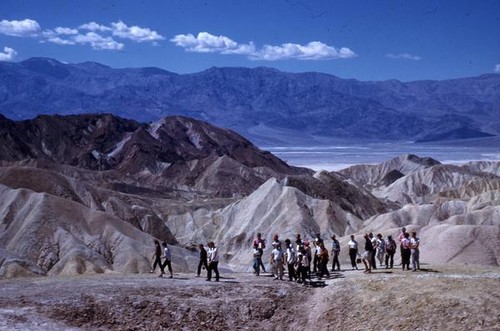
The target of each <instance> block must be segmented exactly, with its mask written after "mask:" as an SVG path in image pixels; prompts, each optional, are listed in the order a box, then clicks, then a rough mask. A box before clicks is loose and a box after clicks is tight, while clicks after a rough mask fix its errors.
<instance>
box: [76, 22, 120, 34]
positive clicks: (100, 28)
mask: <svg viewBox="0 0 500 331" xmlns="http://www.w3.org/2000/svg"><path fill="white" fill-rule="evenodd" d="M78 28H79V29H82V30H89V31H101V32H104V31H112V29H111V28H110V27H107V26H105V25H101V24H98V23H96V22H90V23H85V24H82V25H80V26H79V27H78Z"/></svg>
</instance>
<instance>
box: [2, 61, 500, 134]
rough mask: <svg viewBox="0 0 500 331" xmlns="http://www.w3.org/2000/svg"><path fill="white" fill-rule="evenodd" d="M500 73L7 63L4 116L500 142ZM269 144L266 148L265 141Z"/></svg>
mask: <svg viewBox="0 0 500 331" xmlns="http://www.w3.org/2000/svg"><path fill="white" fill-rule="evenodd" d="M498 91H500V75H494V74H492V75H483V76H479V77H472V78H463V79H454V80H444V81H417V82H407V83H403V82H399V81H394V80H392V81H383V82H360V81H356V80H348V79H340V78H338V77H335V76H331V75H326V74H320V73H301V74H291V73H285V72H280V71H278V70H274V69H270V68H255V69H248V68H211V69H209V70H206V71H203V72H200V73H195V74H189V75H177V74H174V73H170V72H167V71H164V70H161V69H157V68H139V69H113V68H109V67H106V66H103V65H100V64H97V63H81V64H63V63H60V62H58V61H56V60H53V59H46V58H32V59H29V60H26V61H23V62H20V63H5V62H4V63H0V113H2V114H4V115H6V116H7V117H9V118H12V119H26V118H32V117H35V116H36V115H37V114H41V113H45V114H54V113H58V114H75V113H78V114H81V113H95V112H106V113H113V114H116V115H118V116H121V117H125V118H131V119H136V120H139V121H156V120H158V119H160V118H163V117H165V116H167V115H185V116H189V117H194V118H197V119H202V120H206V121H209V122H210V123H213V124H216V125H218V126H221V127H227V128H231V129H233V130H235V131H237V132H240V133H241V134H243V135H245V136H246V137H248V138H251V139H252V140H253V141H262V142H265V141H270V142H276V143H282V144H286V143H287V139H286V138H284V137H280V135H278V134H276V135H275V136H274V137H272V139H270V137H269V136H268V134H269V130H265V132H262V133H261V132H260V131H261V130H263V129H264V128H274V129H276V130H284V129H286V130H292V131H295V132H297V134H300V136H299V137H301V139H302V141H303V142H306V141H308V142H311V141H315V138H314V136H326V137H348V138H377V139H394V140H400V139H405V140H408V139H411V140H419V139H420V140H436V139H441V140H443V139H444V140H446V139H461V138H474V137H482V136H488V135H498V134H499V132H500V122H499V120H498V119H499V118H500V112H499V109H500V107H499V105H500V92H498ZM262 139H266V140H262Z"/></svg>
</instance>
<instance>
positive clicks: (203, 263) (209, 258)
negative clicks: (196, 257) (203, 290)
mask: <svg viewBox="0 0 500 331" xmlns="http://www.w3.org/2000/svg"><path fill="white" fill-rule="evenodd" d="M154 244H155V254H154V256H153V259H154V262H153V266H152V268H151V273H154V272H155V270H156V266H159V267H160V276H159V277H163V275H164V274H165V267H168V271H169V272H170V277H169V278H172V277H173V274H172V253H171V251H170V249H169V248H168V245H167V243H166V242H163V243H162V244H161V245H162V246H163V255H162V249H161V247H160V242H159V241H158V240H156V239H155V240H154ZM198 247H199V249H200V262H199V264H198V273H197V277H200V275H201V269H202V268H205V269H206V270H207V281H211V280H212V273H214V274H215V281H216V282H218V281H219V279H220V274H219V251H218V249H217V247H215V243H214V242H213V241H211V242H209V243H208V250H206V249H205V247H204V246H203V244H200V245H199V246H198ZM162 258H163V259H164V262H163V263H162V262H161V260H162Z"/></svg>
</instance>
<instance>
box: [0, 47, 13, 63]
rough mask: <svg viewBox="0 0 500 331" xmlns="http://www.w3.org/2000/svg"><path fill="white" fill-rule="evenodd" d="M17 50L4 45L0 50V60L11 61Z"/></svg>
mask: <svg viewBox="0 0 500 331" xmlns="http://www.w3.org/2000/svg"><path fill="white" fill-rule="evenodd" d="M16 55H17V52H16V51H15V50H13V49H12V48H10V47H4V48H3V52H0V61H12V60H14V58H15V57H16Z"/></svg>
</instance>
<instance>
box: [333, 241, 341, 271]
mask: <svg viewBox="0 0 500 331" xmlns="http://www.w3.org/2000/svg"><path fill="white" fill-rule="evenodd" d="M339 254H340V243H339V241H338V240H337V237H336V236H335V235H332V256H333V262H332V271H335V266H337V270H338V271H340V262H339Z"/></svg>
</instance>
